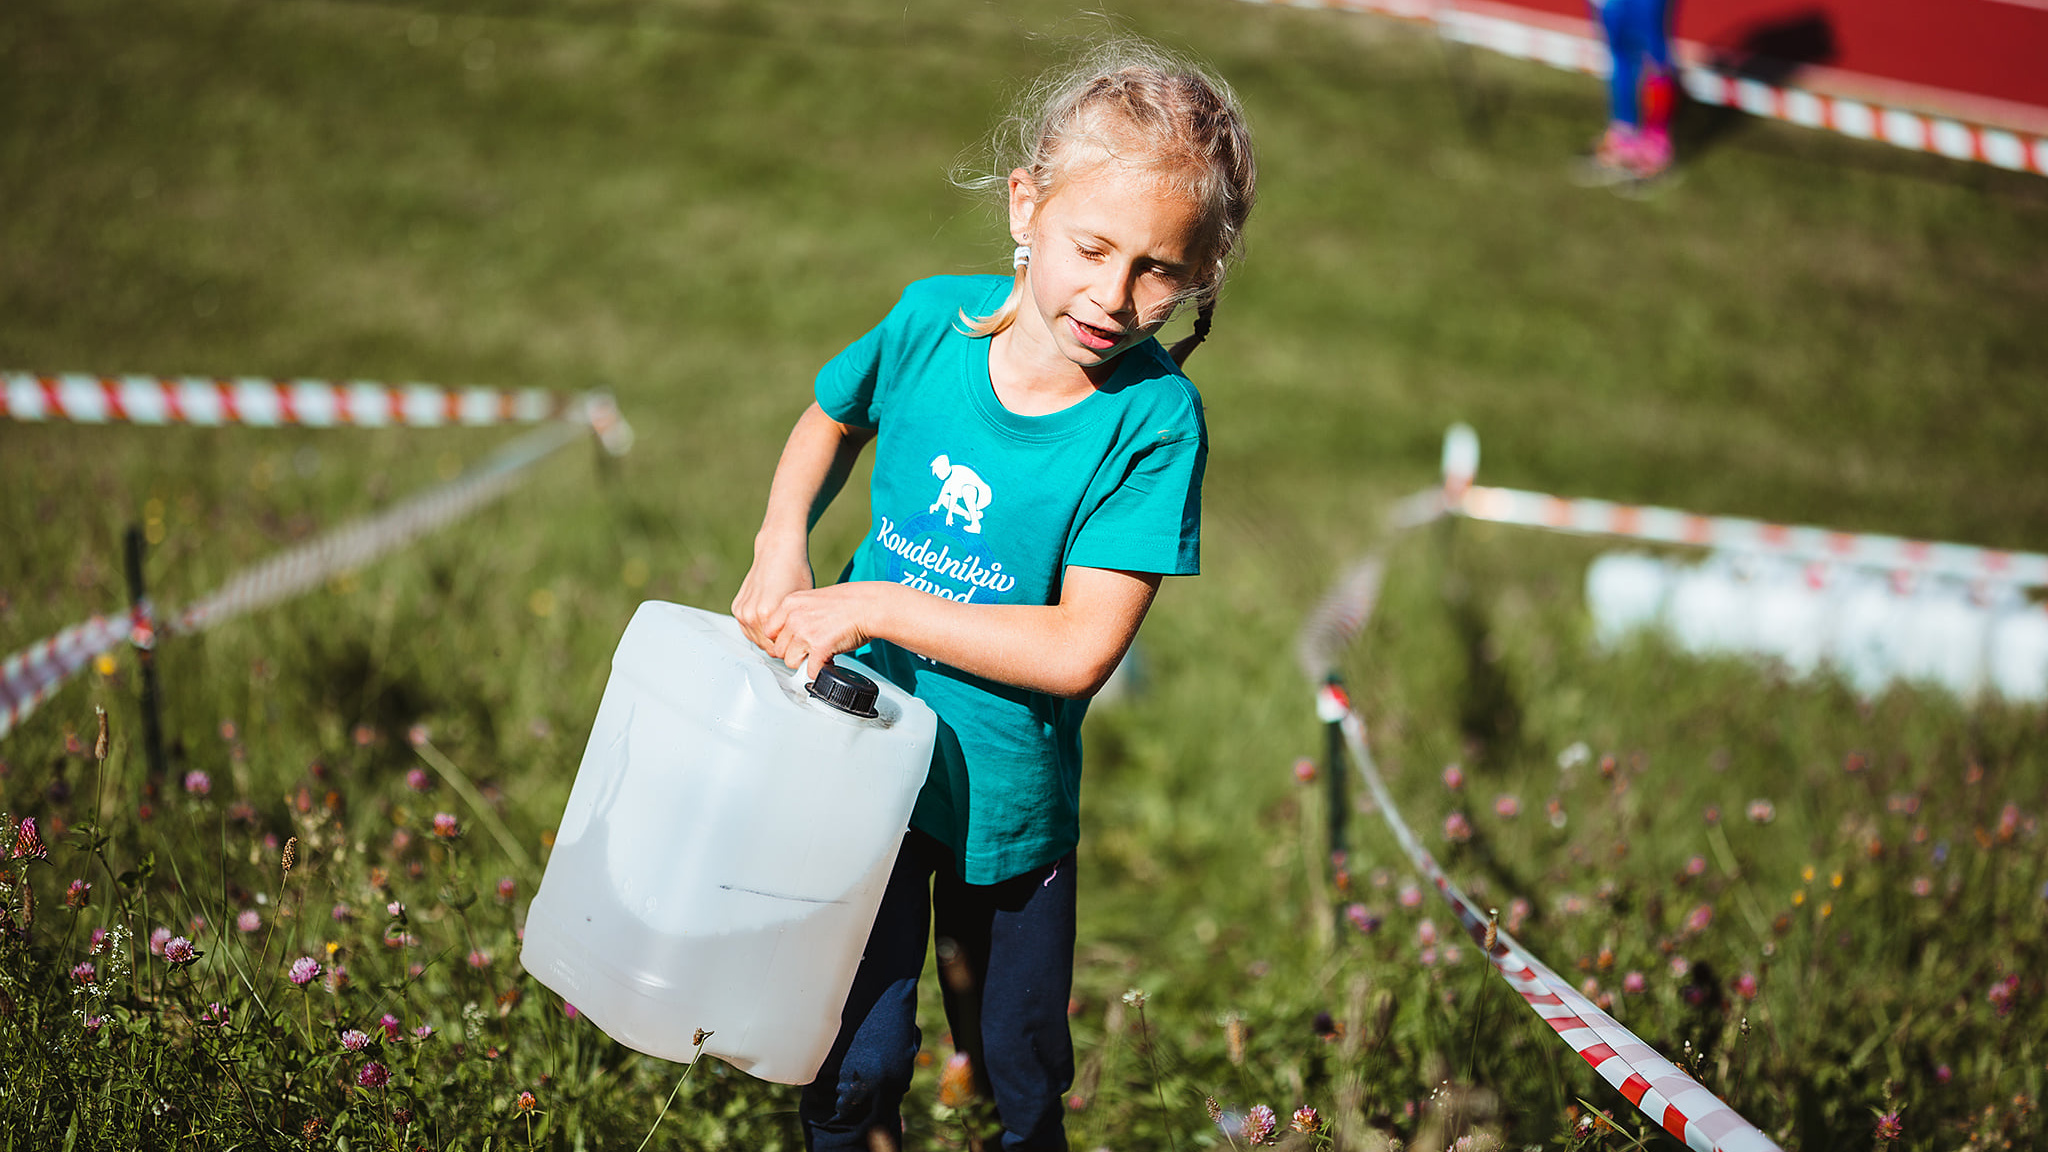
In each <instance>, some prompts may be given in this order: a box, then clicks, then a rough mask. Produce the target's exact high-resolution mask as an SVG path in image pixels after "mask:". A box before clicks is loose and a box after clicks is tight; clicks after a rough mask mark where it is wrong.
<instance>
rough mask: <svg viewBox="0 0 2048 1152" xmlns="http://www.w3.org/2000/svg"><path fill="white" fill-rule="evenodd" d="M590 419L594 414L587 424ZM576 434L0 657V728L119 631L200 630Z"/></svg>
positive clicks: (494, 459)
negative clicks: (183, 591) (204, 585)
mask: <svg viewBox="0 0 2048 1152" xmlns="http://www.w3.org/2000/svg"><path fill="white" fill-rule="evenodd" d="M610 412H611V422H612V427H613V428H614V429H615V430H616V429H624V428H625V423H624V421H623V420H619V419H617V414H616V409H610ZM597 424H598V421H597V420H596V419H592V421H591V426H592V427H596V426H597ZM582 434H583V428H582V426H580V425H577V424H570V423H562V424H556V425H552V426H549V427H545V428H539V429H536V430H534V431H533V432H530V433H528V434H527V435H525V436H523V437H521V438H519V439H518V440H515V441H513V442H512V443H511V444H508V445H506V446H505V447H503V448H501V449H499V450H498V451H497V452H496V453H494V454H493V455H492V456H490V457H489V458H487V459H486V460H484V462H483V463H481V464H479V465H478V466H476V467H475V468H472V469H470V470H469V471H468V472H465V473H463V474H462V475H460V476H457V477H456V478H455V479H453V480H450V481H448V482H447V483H445V484H440V485H437V486H435V487H434V488H431V489H428V490H427V491H425V492H422V493H420V494H419V495H416V496H412V497H410V498H408V499H406V500H403V501H400V502H399V503H397V504H394V505H393V506H391V507H390V508H388V509H386V510H385V511H383V512H380V513H378V514H377V515H375V516H369V517H365V518H363V519H361V520H357V521H354V522H352V523H349V524H344V525H342V526H341V527H339V528H336V529H334V530H333V531H330V532H326V533H323V534H322V535H320V536H319V537H316V538H315V539H313V540H310V541H307V542H306V543H305V544H302V545H300V546H298V547H296V548H293V549H290V550H288V551H286V552H283V553H280V554H279V555H277V556H273V557H271V558H270V559H268V560H265V561H263V562H262V563H260V564H258V565H256V566H255V567H253V568H249V569H246V570H244V571H242V572H240V573H238V574H237V575H235V576H233V577H230V578H229V580H228V582H227V583H226V584H224V585H222V586H221V587H220V588H219V589H218V590H217V591H215V592H213V593H211V594H209V595H207V596H204V597H202V598H200V599H199V600H197V601H195V602H193V603H192V604H191V605H190V606H188V607H187V608H185V609H184V611H182V612H178V613H175V614H166V615H164V616H162V617H161V618H160V619H158V620H155V621H152V620H151V618H150V614H149V611H148V609H147V605H145V606H144V611H143V612H142V613H141V614H139V615H137V616H135V617H133V618H130V617H107V616H95V617H93V618H92V619H91V620H88V621H86V622H85V623H83V624H79V625H75V626H74V627H71V628H67V629H65V630H64V631H62V632H60V633H58V634H57V635H55V636H53V637H51V638H50V639H48V640H44V641H42V642H40V643H37V644H34V645H32V646H30V647H29V648H26V649H24V650H23V651H21V652H19V653H17V654H15V655H14V656H11V657H9V658H8V659H7V661H6V663H5V664H4V665H0V736H5V735H6V734H7V733H8V732H10V731H12V730H13V729H14V727H15V725H16V724H18V723H20V722H21V720H22V719H23V718H25V717H26V716H27V715H28V714H29V713H30V712H31V711H33V710H34V709H35V707H36V705H37V704H40V703H41V702H42V701H43V699H44V698H45V697H46V696H48V695H49V694H50V693H51V692H53V691H55V690H56V689H57V687H58V686H59V685H61V684H63V683H64V681H66V680H68V679H70V677H71V676H72V674H73V673H75V672H77V671H78V670H79V669H80V668H83V667H85V665H86V664H88V663H90V662H91V661H92V659H93V658H94V657H95V656H98V655H99V654H101V653H102V652H105V651H107V650H109V649H111V648H113V647H114V646H115V645H116V644H118V643H120V642H121V641H122V640H129V641H131V642H133V643H136V644H138V645H140V646H149V645H153V644H154V643H155V639H156V636H157V635H158V634H159V632H162V633H169V634H173V635H176V634H179V633H193V632H198V631H200V630H202V629H205V628H210V627H212V626H214V625H216V624H220V623H222V622H224V621H227V620H230V619H233V618H234V617H236V616H240V615H243V614H245V613H248V612H252V611H255V610H256V609H258V608H263V607H266V606H268V605H271V604H275V603H277V602H278V601H281V600H284V599H287V598H289V597H292V596H296V595H298V594H300V593H302V592H305V591H308V590H310V589H313V588H317V587H319V586H320V585H321V584H323V583H325V582H326V581H327V580H329V579H330V578H332V577H334V576H337V575H339V574H341V573H343V572H347V571H350V570H352V569H355V568H359V567H361V566H362V565H364V564H367V563H369V562H370V561H372V560H375V559H376V558H377V557H379V556H382V555H384V554H385V553H387V552H390V551H392V550H394V549H396V548H398V547H400V546H402V545H404V544H406V543H408V542H409V541H411V540H413V539H414V538H416V537H418V536H420V535H422V534H424V533H426V532H429V531H431V530H433V529H435V528H438V527H441V526H442V525H444V524H447V523H449V522H451V521H453V520H456V519H458V518H460V517H461V516H463V515H466V514H467V513H469V512H471V511H473V510H475V509H476V508H478V507H480V506H482V505H483V504H485V503H488V502H489V501H491V500H494V499H496V498H497V497H499V496H501V495H503V494H504V493H505V492H506V491H507V490H508V489H510V488H511V487H512V486H513V485H514V484H515V483H517V482H518V481H519V480H520V479H521V478H522V474H523V473H524V472H525V471H526V470H527V469H528V468H531V467H532V466H533V465H535V464H538V463H539V462H540V461H541V460H543V459H545V458H546V457H547V456H549V455H551V454H553V453H554V452H555V451H557V450H559V449H561V448H563V447H565V446H567V445H569V444H572V443H574V442H575V441H577V440H579V439H581V438H582Z"/></svg>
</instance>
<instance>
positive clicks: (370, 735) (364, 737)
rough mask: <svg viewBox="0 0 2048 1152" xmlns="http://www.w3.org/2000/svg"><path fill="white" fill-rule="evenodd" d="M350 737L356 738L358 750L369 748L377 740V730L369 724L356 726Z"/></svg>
mask: <svg viewBox="0 0 2048 1152" xmlns="http://www.w3.org/2000/svg"><path fill="white" fill-rule="evenodd" d="M349 735H351V736H353V737H354V738H355V742H356V747H358V748H368V747H369V746H370V745H371V744H373V743H375V742H376V740H377V730H376V729H375V728H372V727H370V726H369V725H368V724H358V725H356V726H355V730H354V731H353V732H351V733H349Z"/></svg>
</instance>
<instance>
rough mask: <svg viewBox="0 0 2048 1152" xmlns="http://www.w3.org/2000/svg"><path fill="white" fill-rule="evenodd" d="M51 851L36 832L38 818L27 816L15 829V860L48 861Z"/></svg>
mask: <svg viewBox="0 0 2048 1152" xmlns="http://www.w3.org/2000/svg"><path fill="white" fill-rule="evenodd" d="M49 858H50V850H49V849H48V848H46V847H44V846H43V838H42V836H41V835H40V834H38V833H37V832H36V818H35V817H33V816H25V817H23V818H22V821H21V823H20V824H18V825H16V826H15V829H14V859H16V860H22V859H28V860H48V859H49Z"/></svg>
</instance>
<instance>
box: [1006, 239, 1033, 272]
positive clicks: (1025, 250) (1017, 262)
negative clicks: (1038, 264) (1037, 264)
mask: <svg viewBox="0 0 2048 1152" xmlns="http://www.w3.org/2000/svg"><path fill="white" fill-rule="evenodd" d="M1029 263H1031V245H1029V244H1019V245H1017V250H1016V251H1015V252H1012V253H1010V267H1012V268H1015V269H1017V270H1019V271H1022V270H1023V268H1024V266H1025V265H1027V264H1029Z"/></svg>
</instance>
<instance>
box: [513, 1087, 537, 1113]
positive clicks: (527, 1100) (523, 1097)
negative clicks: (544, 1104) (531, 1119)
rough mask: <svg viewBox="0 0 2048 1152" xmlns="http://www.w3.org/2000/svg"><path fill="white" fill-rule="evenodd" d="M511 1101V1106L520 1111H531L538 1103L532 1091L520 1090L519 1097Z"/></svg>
mask: <svg viewBox="0 0 2048 1152" xmlns="http://www.w3.org/2000/svg"><path fill="white" fill-rule="evenodd" d="M512 1103H513V1106H514V1107H516V1108H518V1109H519V1110H520V1111H521V1112H531V1111H533V1110H534V1108H535V1107H536V1106H538V1105H539V1103H540V1101H539V1100H538V1099H537V1098H536V1097H535V1096H534V1094H533V1093H532V1092H521V1093H520V1094H519V1098H518V1099H517V1100H514V1101H513V1102H512Z"/></svg>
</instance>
